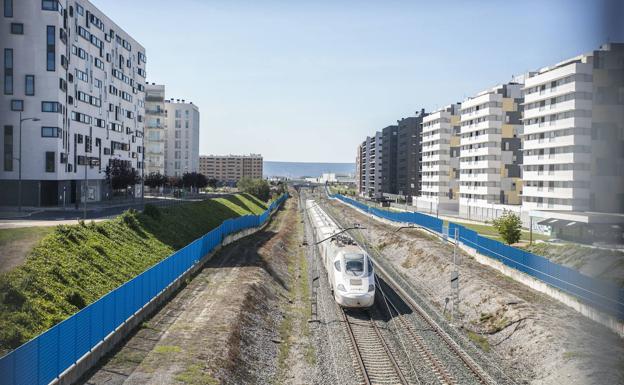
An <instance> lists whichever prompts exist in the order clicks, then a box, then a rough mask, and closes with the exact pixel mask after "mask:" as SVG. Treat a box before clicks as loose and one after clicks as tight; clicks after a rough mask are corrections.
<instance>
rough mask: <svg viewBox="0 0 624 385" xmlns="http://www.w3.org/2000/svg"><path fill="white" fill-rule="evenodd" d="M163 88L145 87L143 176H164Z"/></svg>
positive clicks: (164, 118)
mask: <svg viewBox="0 0 624 385" xmlns="http://www.w3.org/2000/svg"><path fill="white" fill-rule="evenodd" d="M166 113H167V112H166V110H165V86H164V85H160V84H155V83H152V84H149V83H148V84H147V85H146V86H145V138H144V140H145V174H146V175H147V174H152V173H154V174H161V175H165V142H166V140H167V125H166V122H167V115H166Z"/></svg>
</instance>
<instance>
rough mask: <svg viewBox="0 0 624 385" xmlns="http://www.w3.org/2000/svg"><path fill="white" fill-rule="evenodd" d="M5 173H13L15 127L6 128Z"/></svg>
mask: <svg viewBox="0 0 624 385" xmlns="http://www.w3.org/2000/svg"><path fill="white" fill-rule="evenodd" d="M4 171H13V126H4Z"/></svg>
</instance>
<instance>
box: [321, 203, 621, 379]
mask: <svg viewBox="0 0 624 385" xmlns="http://www.w3.org/2000/svg"><path fill="white" fill-rule="evenodd" d="M330 205H331V206H332V207H333V208H334V209H335V210H337V212H338V213H339V215H340V217H341V218H344V220H346V221H350V222H354V223H362V224H364V225H365V226H366V227H368V228H369V230H363V231H362V232H361V234H362V235H363V236H365V237H367V238H368V239H370V241H371V243H372V245H374V246H375V247H376V248H378V249H379V250H381V252H382V254H383V257H384V259H385V261H384V262H387V263H388V264H389V265H391V266H392V267H393V268H394V269H395V270H396V272H397V274H399V275H400V276H401V277H402V278H404V279H405V282H406V285H408V286H410V287H411V288H412V289H414V291H417V292H418V293H419V294H420V295H421V296H422V297H423V299H424V300H425V301H427V302H428V303H430V304H431V305H432V308H433V309H434V310H435V311H437V312H438V313H442V312H443V311H444V309H445V298H447V297H450V288H449V286H450V285H449V277H450V272H451V268H452V264H451V262H452V259H451V258H452V252H453V250H452V248H451V247H450V246H448V245H446V244H443V243H442V242H441V241H439V240H437V238H434V237H432V236H429V235H426V234H423V233H421V232H420V231H418V230H402V231H400V232H398V233H395V232H394V230H395V227H393V226H391V225H386V224H382V223H380V222H377V221H374V220H371V219H369V218H367V216H366V215H364V214H361V213H359V212H357V211H356V210H354V209H352V208H348V207H347V206H345V205H343V204H342V203H339V202H331V203H330ZM459 256H460V258H459V261H460V268H459V271H460V277H461V278H460V282H461V291H460V300H461V301H460V305H459V307H458V313H457V314H455V320H454V321H455V323H456V324H458V325H459V327H460V329H461V332H462V334H463V337H464V338H463V339H464V340H465V339H466V338H469V339H470V340H471V341H472V342H473V343H474V344H472V345H473V346H472V349H477V348H476V347H478V349H479V350H481V351H482V352H483V355H484V359H485V360H488V359H490V357H495V358H496V360H497V361H500V362H501V364H500V365H501V369H502V371H503V372H505V373H506V374H509V375H510V376H511V377H513V378H514V379H515V381H516V382H517V383H531V384H620V383H624V361H623V360H624V358H623V357H624V345H623V343H622V339H620V338H619V337H618V336H617V335H616V334H615V333H612V332H611V331H609V330H608V329H606V328H605V327H603V326H601V325H599V324H596V323H595V322H593V321H591V320H589V319H587V318H585V317H583V316H581V315H580V314H578V313H576V312H575V311H574V310H573V309H571V308H568V307H566V306H564V305H563V304H561V303H559V302H557V301H556V300H554V299H552V298H550V297H547V296H545V295H543V294H541V293H538V292H535V291H533V290H531V289H530V288H528V287H526V286H524V285H522V284H520V283H517V282H515V281H513V280H511V279H509V278H507V277H505V276H503V275H502V274H500V273H498V272H497V271H495V270H493V269H491V268H488V267H485V266H483V265H480V264H479V263H477V262H476V261H474V260H473V259H472V258H471V257H469V256H467V255H465V254H463V253H459ZM408 282H409V283H408ZM446 310H448V308H447V309H446ZM448 315H449V313H448V311H447V312H446V313H445V316H447V317H448ZM495 365H496V366H497V365H498V364H495Z"/></svg>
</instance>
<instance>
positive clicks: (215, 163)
mask: <svg viewBox="0 0 624 385" xmlns="http://www.w3.org/2000/svg"><path fill="white" fill-rule="evenodd" d="M262 169H263V160H262V155H260V154H249V155H202V156H200V157H199V173H200V174H203V175H204V176H206V178H208V179H216V180H217V181H219V182H221V183H224V184H228V185H235V184H236V183H237V182H238V181H239V180H241V179H242V178H251V179H262Z"/></svg>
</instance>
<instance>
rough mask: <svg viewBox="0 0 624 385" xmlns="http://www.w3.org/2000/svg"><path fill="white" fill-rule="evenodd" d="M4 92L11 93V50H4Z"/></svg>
mask: <svg viewBox="0 0 624 385" xmlns="http://www.w3.org/2000/svg"><path fill="white" fill-rule="evenodd" d="M4 94H5V95H13V50H12V49H11V48H6V49H5V50H4Z"/></svg>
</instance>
